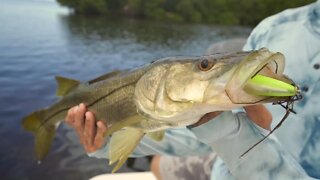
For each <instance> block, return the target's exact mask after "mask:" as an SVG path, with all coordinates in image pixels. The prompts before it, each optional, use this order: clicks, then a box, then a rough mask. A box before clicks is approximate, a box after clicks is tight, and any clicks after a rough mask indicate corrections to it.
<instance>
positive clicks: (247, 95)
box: [226, 49, 299, 104]
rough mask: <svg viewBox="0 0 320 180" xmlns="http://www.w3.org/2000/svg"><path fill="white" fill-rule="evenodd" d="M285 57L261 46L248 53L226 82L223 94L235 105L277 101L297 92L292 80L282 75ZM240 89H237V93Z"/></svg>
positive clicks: (297, 89)
mask: <svg viewBox="0 0 320 180" xmlns="http://www.w3.org/2000/svg"><path fill="white" fill-rule="evenodd" d="M284 65H285V60H284V56H283V55H282V54H281V53H272V52H270V51H265V49H260V50H259V51H255V52H253V53H251V54H249V55H248V56H247V57H246V58H245V59H244V60H242V62H240V64H239V66H238V67H237V69H236V70H235V72H234V74H233V76H232V78H231V80H230V81H229V82H228V83H227V86H226V93H227V94H228V96H229V98H230V100H231V101H232V102H233V103H237V104H254V103H257V102H261V101H266V100H268V101H270V102H274V101H279V100H283V99H285V98H287V97H291V96H295V95H296V94H298V93H299V88H298V86H297V85H295V83H294V82H293V81H292V80H291V79H289V78H288V77H287V76H286V75H284V74H283V71H284ZM239 90H240V92H239Z"/></svg>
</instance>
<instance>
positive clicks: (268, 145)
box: [191, 112, 312, 179]
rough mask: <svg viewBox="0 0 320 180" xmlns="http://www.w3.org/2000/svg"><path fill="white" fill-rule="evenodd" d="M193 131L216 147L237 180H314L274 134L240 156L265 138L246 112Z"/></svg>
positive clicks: (220, 119) (216, 120)
mask: <svg viewBox="0 0 320 180" xmlns="http://www.w3.org/2000/svg"><path fill="white" fill-rule="evenodd" d="M222 127H223V128H222ZM191 130H192V132H194V134H195V135H196V136H197V137H198V138H199V139H200V140H201V141H202V142H204V143H206V144H208V145H210V146H211V147H212V148H213V150H214V151H215V152H216V153H217V154H218V155H219V156H220V157H221V159H222V160H223V161H224V162H225V163H226V165H227V167H228V168H229V170H230V172H231V174H232V175H233V176H235V178H236V179H312V178H311V177H309V176H307V174H306V173H305V172H304V170H303V169H302V168H301V167H300V165H299V164H298V163H297V161H296V160H294V159H293V157H292V156H291V155H290V154H289V153H288V152H286V151H284V150H283V148H282V147H281V145H280V143H279V142H278V141H277V139H276V138H275V137H274V136H272V135H271V136H270V137H269V138H267V139H266V140H264V141H263V142H262V143H260V144H259V145H258V146H256V147H255V148H253V149H252V150H251V151H249V152H248V153H247V154H245V155H244V156H243V157H240V156H241V155H242V154H243V153H244V152H245V151H246V150H248V149H249V148H250V147H251V146H252V145H254V144H255V143H256V142H258V141H259V140H261V139H262V138H263V137H264V136H263V134H262V133H261V131H260V130H259V129H258V128H256V126H255V125H254V124H253V123H252V122H251V121H250V120H249V119H248V117H247V116H246V114H245V113H241V112H240V113H237V114H235V115H233V114H232V113H231V112H224V113H222V115H220V116H219V117H218V118H215V119H214V120H211V121H210V122H208V123H206V124H203V125H201V126H199V127H195V128H192V129H191Z"/></svg>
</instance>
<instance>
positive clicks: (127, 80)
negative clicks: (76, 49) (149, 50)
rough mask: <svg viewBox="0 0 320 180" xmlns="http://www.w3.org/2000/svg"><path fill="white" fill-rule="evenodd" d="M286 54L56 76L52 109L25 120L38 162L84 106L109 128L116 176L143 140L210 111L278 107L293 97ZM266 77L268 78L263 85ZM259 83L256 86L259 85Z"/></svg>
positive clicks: (181, 60)
mask: <svg viewBox="0 0 320 180" xmlns="http://www.w3.org/2000/svg"><path fill="white" fill-rule="evenodd" d="M284 63H285V62H284V56H283V55H282V54H281V53H273V52H270V51H269V50H268V49H265V48H262V49H260V50H257V51H250V52H236V53H221V54H214V55H208V56H200V57H172V58H164V59H160V60H158V61H155V62H153V63H150V64H148V65H145V66H142V67H139V68H137V69H132V70H127V71H115V72H111V73H108V74H106V75H103V76H101V77H98V78H96V79H94V80H91V81H88V82H86V83H80V82H79V81H77V80H72V79H67V78H63V77H56V80H57V82H58V90H57V95H58V96H62V98H61V99H60V100H59V101H58V102H57V103H55V104H53V105H52V106H50V107H48V108H45V109H41V110H38V111H35V112H33V113H31V114H30V115H29V116H27V117H26V118H24V120H23V121H22V125H23V128H24V129H25V130H27V131H30V132H32V133H33V134H34V135H35V150H36V154H37V158H38V159H43V158H44V157H45V155H46V154H47V153H48V151H49V148H50V146H51V142H52V140H53V138H54V134H55V130H56V127H57V126H56V124H57V123H59V122H60V121H62V120H63V119H64V118H65V117H66V114H67V111H68V109H69V108H71V107H73V106H75V105H78V104H79V103H82V102H83V103H85V104H86V106H87V107H88V109H89V110H90V111H92V112H94V114H95V116H96V118H97V119H99V120H103V121H104V122H105V123H106V124H107V127H108V133H107V134H106V136H111V140H110V149H109V159H110V161H109V162H110V165H111V164H113V163H115V162H118V163H117V165H116V166H115V167H114V169H113V172H115V171H116V170H118V169H119V168H120V167H121V165H122V164H123V163H124V162H125V161H126V159H127V158H128V156H129V155H130V154H131V153H132V151H133V150H134V149H135V147H136V145H137V144H138V143H139V141H140V140H141V138H142V137H143V136H144V135H145V134H147V135H150V137H153V138H154V139H155V140H161V139H162V137H163V133H164V131H163V130H165V129H167V128H175V127H183V126H188V125H192V124H194V123H196V122H197V121H198V120H199V119H200V118H201V117H202V116H203V115H205V114H206V113H209V112H212V111H227V110H231V109H234V108H238V107H242V106H246V105H253V104H262V103H269V102H277V101H286V100H287V99H288V97H291V96H294V95H295V94H296V93H298V88H297V87H296V86H295V85H294V82H293V81H292V80H290V79H289V78H287V77H286V76H285V75H283V71H284ZM261 78H267V80H262V81H259V80H261ZM256 80H258V81H256Z"/></svg>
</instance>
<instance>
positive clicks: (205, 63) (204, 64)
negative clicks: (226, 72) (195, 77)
mask: <svg viewBox="0 0 320 180" xmlns="http://www.w3.org/2000/svg"><path fill="white" fill-rule="evenodd" d="M213 65H214V63H213V62H212V61H209V60H208V59H203V60H201V62H200V63H199V65H198V66H199V69H200V70H201V71H208V70H210V69H211V68H212V67H213Z"/></svg>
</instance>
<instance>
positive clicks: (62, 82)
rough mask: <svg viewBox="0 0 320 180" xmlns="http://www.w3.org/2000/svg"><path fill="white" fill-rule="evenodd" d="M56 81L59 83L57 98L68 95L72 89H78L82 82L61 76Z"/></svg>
mask: <svg viewBox="0 0 320 180" xmlns="http://www.w3.org/2000/svg"><path fill="white" fill-rule="evenodd" d="M56 81H57V83H58V88H57V93H56V94H57V96H65V95H67V94H68V93H69V92H70V91H71V90H72V89H74V88H76V87H77V86H78V85H79V84H80V81H78V80H74V79H70V78H65V77H61V76H56Z"/></svg>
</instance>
